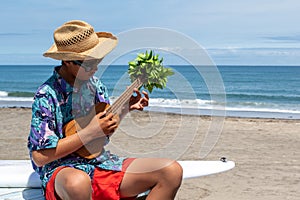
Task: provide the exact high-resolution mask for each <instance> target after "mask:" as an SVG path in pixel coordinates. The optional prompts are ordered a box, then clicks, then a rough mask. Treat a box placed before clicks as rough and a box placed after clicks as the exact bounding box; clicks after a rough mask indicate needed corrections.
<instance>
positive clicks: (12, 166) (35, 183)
mask: <svg viewBox="0 0 300 200" xmlns="http://www.w3.org/2000/svg"><path fill="white" fill-rule="evenodd" d="M178 162H179V163H180V165H181V166H182V168H183V179H189V178H197V177H201V176H207V175H211V174H216V173H220V172H225V171H227V170H230V169H232V168H234V167H235V163H234V162H233V161H226V160H224V159H223V161H221V160H220V161H194V160H187V161H178ZM4 199H5V200H17V199H18V200H20V199H26V200H27V199H30V200H34V199H36V200H44V197H43V194H42V190H41V181H40V179H39V176H38V175H37V174H36V173H35V172H34V171H33V169H32V167H31V163H30V161H29V160H0V200H4Z"/></svg>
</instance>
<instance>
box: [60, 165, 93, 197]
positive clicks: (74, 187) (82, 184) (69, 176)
mask: <svg viewBox="0 0 300 200" xmlns="http://www.w3.org/2000/svg"><path fill="white" fill-rule="evenodd" d="M55 191H56V193H57V195H58V196H59V197H60V198H61V199H64V200H68V199H78V200H80V199H84V200H86V199H92V186H91V179H90V177H89V176H88V175H87V174H86V173H85V172H83V171H81V170H78V169H75V168H71V167H66V168H63V169H61V170H60V171H59V172H58V173H57V175H56V178H55Z"/></svg>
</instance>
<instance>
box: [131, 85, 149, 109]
mask: <svg viewBox="0 0 300 200" xmlns="http://www.w3.org/2000/svg"><path fill="white" fill-rule="evenodd" d="M134 92H135V93H136V96H131V98H130V100H129V110H143V109H144V107H147V106H148V104H149V96H148V93H147V92H145V91H143V92H142V93H143V95H144V96H143V97H142V95H141V92H140V91H139V90H138V89H136V88H135V89H134Z"/></svg>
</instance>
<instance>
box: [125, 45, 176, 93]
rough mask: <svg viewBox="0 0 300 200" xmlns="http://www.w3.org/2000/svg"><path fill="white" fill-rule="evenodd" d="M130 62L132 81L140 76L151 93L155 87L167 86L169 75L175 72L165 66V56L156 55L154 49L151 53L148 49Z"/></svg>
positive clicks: (129, 71) (129, 72)
mask: <svg viewBox="0 0 300 200" xmlns="http://www.w3.org/2000/svg"><path fill="white" fill-rule="evenodd" d="M128 64H129V68H128V74H129V76H130V79H131V81H134V80H135V79H137V78H140V79H141V80H142V81H143V83H144V84H143V86H144V88H146V89H147V90H148V91H149V92H150V93H151V92H152V90H153V88H159V89H163V88H165V87H166V84H167V81H168V76H171V75H173V74H174V72H173V71H172V69H171V68H166V67H164V66H163V58H159V55H155V54H154V52H153V51H152V50H151V51H150V52H149V53H148V51H146V53H139V54H138V55H137V57H136V58H135V59H134V60H133V61H130V62H129V63H128Z"/></svg>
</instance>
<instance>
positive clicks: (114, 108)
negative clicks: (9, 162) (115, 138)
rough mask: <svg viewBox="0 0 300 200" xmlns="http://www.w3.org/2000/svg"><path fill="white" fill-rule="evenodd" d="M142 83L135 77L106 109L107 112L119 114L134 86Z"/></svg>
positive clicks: (139, 85) (136, 86) (137, 86)
mask: <svg viewBox="0 0 300 200" xmlns="http://www.w3.org/2000/svg"><path fill="white" fill-rule="evenodd" d="M142 85H143V83H142V81H141V80H140V79H139V78H137V79H136V80H135V81H134V82H132V83H131V85H130V86H129V87H128V88H127V89H126V90H125V91H124V92H123V93H122V94H121V95H120V96H119V97H118V98H117V99H116V101H115V102H114V103H113V104H112V105H111V106H110V107H109V108H108V109H107V110H106V112H107V113H113V114H120V113H121V111H122V109H123V107H124V105H125V104H126V103H128V102H129V99H130V97H131V96H132V93H133V91H134V88H139V87H141V86H142Z"/></svg>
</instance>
